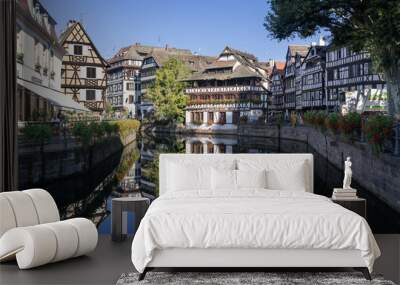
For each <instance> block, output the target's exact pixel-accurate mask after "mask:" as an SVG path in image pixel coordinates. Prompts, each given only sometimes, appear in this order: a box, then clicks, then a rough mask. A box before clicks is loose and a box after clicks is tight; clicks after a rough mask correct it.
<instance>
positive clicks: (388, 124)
mask: <svg viewBox="0 0 400 285" xmlns="http://www.w3.org/2000/svg"><path fill="white" fill-rule="evenodd" d="M363 131H364V133H365V136H366V138H367V141H368V142H369V143H370V144H371V145H372V147H373V149H374V151H375V152H376V153H380V152H382V151H383V146H384V143H385V141H387V140H388V139H390V138H391V136H392V134H393V118H392V117H390V116H385V115H382V114H378V115H375V116H371V117H369V118H368V119H367V121H366V122H365V125H364V129H363Z"/></svg>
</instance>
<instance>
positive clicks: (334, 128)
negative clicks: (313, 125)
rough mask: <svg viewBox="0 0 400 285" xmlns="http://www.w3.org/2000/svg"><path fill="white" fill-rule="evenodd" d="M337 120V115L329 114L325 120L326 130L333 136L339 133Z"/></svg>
mask: <svg viewBox="0 0 400 285" xmlns="http://www.w3.org/2000/svg"><path fill="white" fill-rule="evenodd" d="M339 119H340V115H339V114H338V113H330V114H329V115H328V116H327V117H326V118H325V126H326V128H327V129H328V130H330V131H331V132H332V134H333V135H335V136H336V135H337V134H338V132H339Z"/></svg>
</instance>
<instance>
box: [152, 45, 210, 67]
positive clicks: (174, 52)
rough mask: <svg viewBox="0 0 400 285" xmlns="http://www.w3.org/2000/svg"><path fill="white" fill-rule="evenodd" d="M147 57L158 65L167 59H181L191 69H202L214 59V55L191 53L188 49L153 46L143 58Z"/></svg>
mask: <svg viewBox="0 0 400 285" xmlns="http://www.w3.org/2000/svg"><path fill="white" fill-rule="evenodd" d="M149 57H152V58H154V60H155V62H156V63H157V65H158V66H159V67H161V66H163V64H164V63H165V62H167V61H168V60H169V59H171V58H176V59H178V60H181V61H183V62H184V63H185V64H186V65H187V66H188V67H189V68H190V69H191V70H192V71H199V70H202V69H204V68H206V67H207V66H208V65H209V64H211V63H212V62H213V61H214V60H215V57H211V56H202V55H197V54H192V52H191V51H190V50H187V49H177V48H155V49H153V51H152V52H151V53H150V54H149V55H148V56H147V57H145V58H149Z"/></svg>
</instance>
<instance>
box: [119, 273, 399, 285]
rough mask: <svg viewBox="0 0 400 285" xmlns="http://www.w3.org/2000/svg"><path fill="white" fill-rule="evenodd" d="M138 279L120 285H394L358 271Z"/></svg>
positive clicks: (158, 275) (152, 275) (175, 275)
mask: <svg viewBox="0 0 400 285" xmlns="http://www.w3.org/2000/svg"><path fill="white" fill-rule="evenodd" d="M138 276H139V274H138V273H127V274H122V275H121V277H120V278H119V279H118V281H117V285H136V284H138V285H139V284H140V285H146V284H157V285H163V284H171V285H177V284H179V285H185V284H213V285H219V284H221V285H236V284H237V285H239V284H240V285H246V284H267V285H292V284H293V285H298V284H307V285H311V284H318V285H320V284H321V285H322V284H324V285H350V284H351V285H358V284H368V285H395V283H393V282H392V281H388V280H384V279H383V278H382V277H381V276H377V275H372V278H373V280H372V281H368V280H366V279H365V278H364V276H363V275H362V274H361V273H359V272H318V273H317V272H148V273H147V274H146V278H145V279H144V280H142V281H138Z"/></svg>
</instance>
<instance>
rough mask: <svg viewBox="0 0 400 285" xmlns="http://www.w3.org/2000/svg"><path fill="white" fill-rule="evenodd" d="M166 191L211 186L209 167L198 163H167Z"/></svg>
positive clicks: (200, 188)
mask: <svg viewBox="0 0 400 285" xmlns="http://www.w3.org/2000/svg"><path fill="white" fill-rule="evenodd" d="M167 173H168V178H167V189H168V191H185V190H202V189H210V188H211V177H210V168H209V167H204V166H200V165H195V164H193V165H191V164H178V163H169V165H168V172H167Z"/></svg>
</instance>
